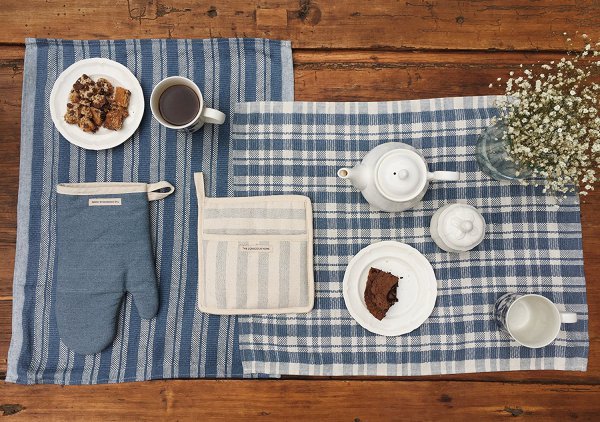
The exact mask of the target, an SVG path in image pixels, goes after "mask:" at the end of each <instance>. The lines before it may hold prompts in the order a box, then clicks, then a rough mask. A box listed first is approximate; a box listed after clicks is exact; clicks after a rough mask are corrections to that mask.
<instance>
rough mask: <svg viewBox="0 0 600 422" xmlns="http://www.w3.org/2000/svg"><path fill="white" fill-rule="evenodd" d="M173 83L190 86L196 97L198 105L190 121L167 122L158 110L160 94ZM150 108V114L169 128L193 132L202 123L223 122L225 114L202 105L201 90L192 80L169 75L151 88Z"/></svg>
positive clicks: (218, 123) (217, 123) (216, 123)
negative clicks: (180, 122) (183, 122)
mask: <svg viewBox="0 0 600 422" xmlns="http://www.w3.org/2000/svg"><path fill="white" fill-rule="evenodd" d="M174 85H184V86H186V87H188V88H190V89H191V90H192V91H194V93H195V94H196V96H197V97H198V102H199V106H198V107H197V108H198V111H197V112H196V113H195V116H194V117H192V118H191V119H190V121H188V122H186V123H185V124H181V125H174V124H172V123H169V122H168V121H167V120H166V119H165V118H164V117H163V115H162V113H161V111H160V105H159V104H160V97H161V95H162V94H163V93H164V92H165V91H166V90H167V89H168V88H170V87H172V86H174ZM150 109H151V110H152V115H153V116H154V118H155V119H156V120H158V122H159V123H160V124H161V125H163V126H166V127H168V128H171V129H175V130H183V131H185V132H189V133H192V132H195V131H197V130H198V129H200V128H201V127H202V126H203V125H204V123H212V124H215V125H220V124H223V122H225V114H223V113H222V112H220V111H219V110H215V109H214V108H209V107H205V106H204V98H203V97H202V92H201V91H200V88H198V85H196V84H195V83H194V81H192V80H190V79H188V78H184V77H183V76H170V77H168V78H165V79H163V80H162V81H160V82H159V83H158V84H157V85H156V86H155V87H154V89H153V90H152V94H151V95H150Z"/></svg>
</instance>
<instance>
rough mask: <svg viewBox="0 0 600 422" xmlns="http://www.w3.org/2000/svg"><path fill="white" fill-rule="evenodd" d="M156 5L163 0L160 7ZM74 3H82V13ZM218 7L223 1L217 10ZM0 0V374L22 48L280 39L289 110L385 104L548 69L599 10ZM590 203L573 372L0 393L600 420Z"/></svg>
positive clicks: (102, 401) (118, 403) (6, 333)
mask: <svg viewBox="0 0 600 422" xmlns="http://www.w3.org/2000/svg"><path fill="white" fill-rule="evenodd" d="M166 1H169V0H166ZM84 3H86V4H84ZM221 3H224V4H221ZM257 3H258V5H256V4H252V2H249V1H247V0H231V1H214V2H203V1H190V0H187V1H186V0H179V1H175V0H171V1H169V2H168V3H163V2H162V1H159V0H127V1H124V0H117V1H115V0H95V1H89V2H81V1H70V2H67V1H66V0H63V1H60V2H59V1H53V0H45V1H44V0H3V1H2V4H1V7H0V22H1V23H2V26H3V30H2V31H1V32H0V93H1V98H0V142H1V154H0V160H1V161H0V162H1V166H0V257H1V258H0V259H1V261H0V377H2V378H4V375H5V373H6V356H7V351H8V344H9V340H10V326H11V301H12V296H11V295H12V275H13V274H12V271H13V265H14V255H15V237H16V208H17V185H18V175H19V127H20V115H19V113H20V106H21V84H22V72H23V54H24V46H23V41H24V38H25V37H50V38H75V39H94V38H95V39H105V38H151V37H155V38H168V37H173V38H186V37H191V38H207V37H232V36H233V37H234V36H238V37H268V38H280V39H291V40H292V43H293V47H294V55H293V58H294V70H295V81H296V99H298V100H331V101H344V100H362V101H368V100H398V99H413V98H430V97H442V96H460V95H481V94H493V93H498V92H499V91H498V90H491V89H489V88H488V84H489V83H490V82H492V81H494V80H495V79H496V78H497V77H499V76H505V75H506V74H507V72H508V71H509V70H511V69H514V68H515V67H517V66H518V65H519V64H520V63H532V62H536V61H538V60H546V59H551V58H560V57H561V56H562V54H563V51H562V50H564V43H563V37H562V35H561V34H562V33H563V31H567V32H569V33H571V34H572V33H574V32H575V31H576V30H580V31H582V32H586V31H587V33H588V34H589V35H590V36H592V37H593V38H594V39H595V40H600V1H598V0H589V1H586V0H573V1H567V0H556V1H550V0H537V1H536V0H531V1H513V0H466V1H450V0H430V1H421V0H402V1H391V0H387V1H386V0H373V1H369V0H345V1H340V0H338V1H336V2H333V1H331V2H329V1H324V0H321V1H311V0H300V1H283V0H281V1H273V0H260V1H258V2H257ZM599 206H600V193H598V194H593V195H590V196H589V197H588V198H587V199H586V200H585V203H584V204H582V207H581V214H582V224H583V244H584V255H585V271H586V276H587V285H588V301H589V318H590V359H589V366H588V371H587V372H584V373H578V372H560V371H531V372H504V373H484V374H467V375H455V376H432V377H406V378H396V379H389V378H388V379H381V378H377V379H375V378H361V379H350V380H348V379H323V378H320V379H309V380H305V379H286V380H277V381H271V380H264V381H263V380H257V381H249V380H243V381H231V380H180V381H176V380H173V381H153V382H152V381H151V382H143V383H128V384H120V385H101V386H89V387H60V386H31V387H28V386H17V385H12V384H1V385H0V413H3V414H4V415H11V419H7V420H12V419H15V420H17V419H19V418H31V419H34V418H39V419H44V420H48V419H56V420H62V419H83V420H91V419H102V420H112V419H114V420H118V419H123V418H127V420H139V419H150V418H162V419H167V418H168V419H178V420H179V419H192V418H193V419H198V420H203V419H207V418H226V419H231V418H234V417H235V418H252V419H255V418H256V419H268V420H282V419H292V418H294V419H303V420H320V419H341V420H348V421H351V420H355V421H359V420H360V421H372V420H393V419H396V420H398V419H403V420H411V421H412V420H432V419H439V418H443V419H444V420H446V419H449V420H467V418H471V420H481V419H494V418H508V417H513V416H514V417H525V416H533V417H538V418H540V419H548V420H550V419H556V420H571V419H577V420H591V419H594V417H595V418H596V420H599V419H598V418H600V386H599V382H600V337H599V336H600V284H599V283H600V275H599V274H600V208H599Z"/></svg>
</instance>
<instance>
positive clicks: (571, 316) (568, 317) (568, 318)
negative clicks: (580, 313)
mask: <svg viewBox="0 0 600 422" xmlns="http://www.w3.org/2000/svg"><path fill="white" fill-rule="evenodd" d="M560 321H561V322H562V323H563V324H572V323H574V322H577V314H576V313H574V312H561V313H560Z"/></svg>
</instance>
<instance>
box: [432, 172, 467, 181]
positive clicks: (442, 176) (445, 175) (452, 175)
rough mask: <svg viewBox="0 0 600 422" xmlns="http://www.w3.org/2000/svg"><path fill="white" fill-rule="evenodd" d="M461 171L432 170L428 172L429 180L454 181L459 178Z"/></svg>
mask: <svg viewBox="0 0 600 422" xmlns="http://www.w3.org/2000/svg"><path fill="white" fill-rule="evenodd" d="M460 176H461V173H459V172H456V171H434V172H433V173H429V180H439V181H447V182H456V181H458V180H460Z"/></svg>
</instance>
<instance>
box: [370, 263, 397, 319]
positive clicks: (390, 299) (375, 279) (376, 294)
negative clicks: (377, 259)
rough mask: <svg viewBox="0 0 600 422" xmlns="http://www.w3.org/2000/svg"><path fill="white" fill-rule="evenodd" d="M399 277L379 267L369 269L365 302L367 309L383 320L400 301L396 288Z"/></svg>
mask: <svg viewBox="0 0 600 422" xmlns="http://www.w3.org/2000/svg"><path fill="white" fill-rule="evenodd" d="M397 288H398V277H396V276H395V275H394V274H391V273H387V272H385V271H382V270H379V269H377V268H371V269H369V276H368V278H367V287H366V289H365V303H366V304H367V309H368V310H369V312H371V314H372V315H373V316H374V317H375V318H377V319H378V320H380V321H381V320H382V319H383V318H384V317H385V315H386V314H387V311H388V310H389V309H390V307H391V306H392V305H393V304H394V303H396V302H398V299H397V297H396V289H397Z"/></svg>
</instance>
